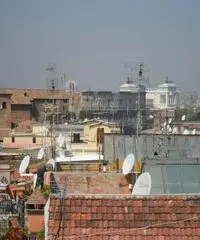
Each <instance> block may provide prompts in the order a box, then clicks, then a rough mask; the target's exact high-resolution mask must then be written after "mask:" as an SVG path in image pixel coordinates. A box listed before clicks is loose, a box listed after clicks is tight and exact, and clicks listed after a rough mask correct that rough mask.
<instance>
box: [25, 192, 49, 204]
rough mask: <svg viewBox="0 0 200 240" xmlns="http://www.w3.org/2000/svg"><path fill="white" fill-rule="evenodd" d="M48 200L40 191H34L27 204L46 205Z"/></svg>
mask: <svg viewBox="0 0 200 240" xmlns="http://www.w3.org/2000/svg"><path fill="white" fill-rule="evenodd" d="M45 203H46V199H45V197H44V196H43V195H42V193H41V192H40V191H39V190H35V191H33V193H32V194H31V196H30V197H29V198H28V200H27V202H26V204H45Z"/></svg>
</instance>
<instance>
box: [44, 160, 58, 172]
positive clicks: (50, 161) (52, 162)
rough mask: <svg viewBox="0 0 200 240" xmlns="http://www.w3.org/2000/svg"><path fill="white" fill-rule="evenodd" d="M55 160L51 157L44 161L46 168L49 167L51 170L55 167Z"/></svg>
mask: <svg viewBox="0 0 200 240" xmlns="http://www.w3.org/2000/svg"><path fill="white" fill-rule="evenodd" d="M55 165H56V162H55V160H54V159H53V158H51V159H49V161H48V162H47V163H46V166H47V168H48V169H51V170H52V171H53V170H54V169H55Z"/></svg>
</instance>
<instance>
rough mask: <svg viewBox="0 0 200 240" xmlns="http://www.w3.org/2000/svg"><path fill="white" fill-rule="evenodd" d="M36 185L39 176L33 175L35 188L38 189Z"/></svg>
mask: <svg viewBox="0 0 200 240" xmlns="http://www.w3.org/2000/svg"><path fill="white" fill-rule="evenodd" d="M36 183H37V174H34V175H33V188H35V187H36Z"/></svg>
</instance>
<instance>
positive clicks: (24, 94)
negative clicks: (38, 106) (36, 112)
mask: <svg viewBox="0 0 200 240" xmlns="http://www.w3.org/2000/svg"><path fill="white" fill-rule="evenodd" d="M0 93H6V94H12V95H11V104H24V105H29V104H31V101H32V100H33V99H52V98H53V97H54V99H58V100H62V99H68V98H69V93H68V92H66V91H65V90H55V91H51V90H49V89H14V88H13V89H12V88H3V89H0Z"/></svg>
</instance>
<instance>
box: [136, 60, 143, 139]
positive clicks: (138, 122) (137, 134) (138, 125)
mask: <svg viewBox="0 0 200 240" xmlns="http://www.w3.org/2000/svg"><path fill="white" fill-rule="evenodd" d="M138 68H139V69H138ZM137 69H138V76H137V78H138V99H137V127H136V136H137V137H138V136H139V134H140V132H141V123H142V115H141V105H140V104H141V99H140V97H141V86H142V81H143V71H144V64H143V63H139V66H138V67H136V70H137Z"/></svg>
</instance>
